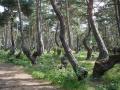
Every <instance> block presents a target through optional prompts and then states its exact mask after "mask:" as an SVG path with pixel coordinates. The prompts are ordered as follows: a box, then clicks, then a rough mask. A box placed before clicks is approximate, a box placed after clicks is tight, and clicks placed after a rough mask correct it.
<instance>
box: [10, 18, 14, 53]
mask: <svg viewBox="0 0 120 90" xmlns="http://www.w3.org/2000/svg"><path fill="white" fill-rule="evenodd" d="M10 27H11V31H10V34H11V48H10V53H9V54H10V55H13V54H14V53H15V43H14V37H13V17H11V25H10Z"/></svg>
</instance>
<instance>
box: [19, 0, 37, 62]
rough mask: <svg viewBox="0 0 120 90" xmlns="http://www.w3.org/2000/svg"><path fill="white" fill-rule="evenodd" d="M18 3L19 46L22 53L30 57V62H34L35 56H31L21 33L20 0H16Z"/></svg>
mask: <svg viewBox="0 0 120 90" xmlns="http://www.w3.org/2000/svg"><path fill="white" fill-rule="evenodd" d="M17 3H18V13H19V20H20V33H21V48H22V51H23V53H24V54H25V55H26V56H27V57H28V58H29V59H30V61H31V63H32V64H36V57H32V54H31V52H30V50H29V49H28V48H27V46H26V45H25V41H24V34H23V25H22V18H21V6H20V1H19V0H17Z"/></svg>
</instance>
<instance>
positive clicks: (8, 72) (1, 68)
mask: <svg viewBox="0 0 120 90" xmlns="http://www.w3.org/2000/svg"><path fill="white" fill-rule="evenodd" d="M0 90H59V89H58V88H56V87H54V86H52V85H51V83H50V82H48V81H43V80H35V79H33V78H32V77H31V75H28V74H26V73H24V71H23V70H22V69H21V68H20V67H16V66H14V65H12V64H0Z"/></svg>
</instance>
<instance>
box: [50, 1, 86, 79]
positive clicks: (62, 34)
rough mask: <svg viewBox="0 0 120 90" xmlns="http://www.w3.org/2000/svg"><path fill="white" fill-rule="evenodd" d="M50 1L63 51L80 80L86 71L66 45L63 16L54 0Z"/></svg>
mask: <svg viewBox="0 0 120 90" xmlns="http://www.w3.org/2000/svg"><path fill="white" fill-rule="evenodd" d="M50 1H51V5H52V7H53V9H54V11H55V13H56V15H57V17H58V19H59V21H60V40H61V42H62V46H63V48H64V51H65V53H66V55H67V58H68V60H69V62H70V64H71V65H72V67H73V70H74V72H75V73H76V75H77V77H78V80H81V79H83V78H85V76H86V75H87V71H86V70H84V69H82V68H79V65H78V62H77V60H76V58H75V57H74V56H73V54H72V52H71V49H70V47H69V46H68V45H67V43H66V41H65V22H64V18H63V16H62V15H61V13H60V11H59V9H58V8H57V6H56V4H55V0H50Z"/></svg>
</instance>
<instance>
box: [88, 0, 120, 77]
mask: <svg viewBox="0 0 120 90" xmlns="http://www.w3.org/2000/svg"><path fill="white" fill-rule="evenodd" d="M88 8H89V11H88V14H89V18H90V24H91V28H92V31H93V34H94V37H95V39H96V42H97V44H98V48H99V52H100V53H99V57H98V59H97V61H96V62H95V65H94V68H93V78H95V79H98V78H100V77H101V76H102V75H104V73H105V72H106V71H108V70H109V69H111V68H112V67H113V66H114V65H115V64H116V63H119V62H120V59H119V58H120V55H112V56H109V54H108V50H107V48H106V46H105V44H104V41H103V39H102V38H101V35H100V33H99V31H98V30H97V28H96V27H95V24H94V20H93V18H92V17H93V14H92V10H93V0H89V4H88Z"/></svg>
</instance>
